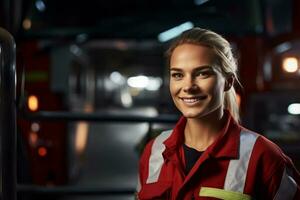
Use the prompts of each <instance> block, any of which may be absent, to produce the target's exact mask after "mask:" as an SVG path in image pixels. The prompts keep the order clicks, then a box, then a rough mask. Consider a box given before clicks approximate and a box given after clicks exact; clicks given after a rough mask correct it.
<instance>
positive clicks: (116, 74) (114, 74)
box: [109, 71, 125, 85]
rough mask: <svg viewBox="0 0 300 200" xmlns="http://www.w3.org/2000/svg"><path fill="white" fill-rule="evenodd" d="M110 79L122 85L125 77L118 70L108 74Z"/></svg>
mask: <svg viewBox="0 0 300 200" xmlns="http://www.w3.org/2000/svg"><path fill="white" fill-rule="evenodd" d="M109 78H110V80H111V81H112V82H114V83H116V84H118V85H123V84H124V83H125V79H124V77H123V76H122V74H120V73H119V72H117V71H115V72H112V73H111V74H110V76H109Z"/></svg>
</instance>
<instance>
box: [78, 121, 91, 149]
mask: <svg viewBox="0 0 300 200" xmlns="http://www.w3.org/2000/svg"><path fill="white" fill-rule="evenodd" d="M88 131H89V126H88V123H86V122H78V124H77V125H76V133H75V134H76V136H75V149H76V151H77V153H78V154H82V153H83V152H84V150H85V147H86V143H87V138H88Z"/></svg>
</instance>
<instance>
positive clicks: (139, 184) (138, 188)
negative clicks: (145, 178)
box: [136, 175, 142, 192]
mask: <svg viewBox="0 0 300 200" xmlns="http://www.w3.org/2000/svg"><path fill="white" fill-rule="evenodd" d="M141 188H142V186H141V180H140V176H139V175H138V177H137V185H136V191H137V192H140V191H141Z"/></svg>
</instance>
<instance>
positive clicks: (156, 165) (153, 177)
mask: <svg viewBox="0 0 300 200" xmlns="http://www.w3.org/2000/svg"><path fill="white" fill-rule="evenodd" d="M172 131H173V130H169V131H164V132H162V133H161V134H160V135H159V136H157V137H156V138H155V140H154V142H153V145H152V148H151V155H150V159H149V174H148V178H147V181H146V183H155V182H157V180H158V177H159V174H160V170H161V167H162V165H163V163H164V158H163V155H162V153H163V152H164V150H165V148H166V147H165V145H164V141H165V140H166V139H168V137H169V136H170V135H171V133H172Z"/></svg>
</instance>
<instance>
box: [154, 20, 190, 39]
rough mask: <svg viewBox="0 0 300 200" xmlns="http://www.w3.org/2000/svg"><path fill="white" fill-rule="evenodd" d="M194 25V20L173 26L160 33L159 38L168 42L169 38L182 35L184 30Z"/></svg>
mask: <svg viewBox="0 0 300 200" xmlns="http://www.w3.org/2000/svg"><path fill="white" fill-rule="evenodd" d="M193 27H194V24H193V23H192V22H185V23H183V24H180V25H179V26H176V27H174V28H171V29H169V30H167V31H164V32H162V33H160V34H159V35H158V40H159V41H160V42H166V41H168V40H171V39H172V38H174V37H177V36H178V35H180V34H181V33H182V32H183V31H186V30H188V29H191V28H193Z"/></svg>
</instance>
